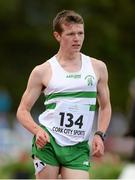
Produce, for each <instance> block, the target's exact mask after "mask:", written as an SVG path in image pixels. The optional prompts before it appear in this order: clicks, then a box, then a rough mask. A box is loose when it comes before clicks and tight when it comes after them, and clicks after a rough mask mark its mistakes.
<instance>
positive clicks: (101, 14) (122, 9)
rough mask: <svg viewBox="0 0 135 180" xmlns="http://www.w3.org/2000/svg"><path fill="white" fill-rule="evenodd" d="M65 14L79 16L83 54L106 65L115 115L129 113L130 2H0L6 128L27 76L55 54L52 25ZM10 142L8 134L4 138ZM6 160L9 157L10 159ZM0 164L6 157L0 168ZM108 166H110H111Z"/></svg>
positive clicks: (134, 24)
mask: <svg viewBox="0 0 135 180" xmlns="http://www.w3.org/2000/svg"><path fill="white" fill-rule="evenodd" d="M63 9H72V10H75V11H77V12H78V13H80V14H81V15H82V16H83V18H84V22H85V41H84V45H83V48H82V52H83V53H85V54H87V55H89V56H91V57H94V58H97V59H100V60H103V61H104V62H105V63H106V65H107V67H108V73H109V88H110V94H111V103H112V109H113V112H114V113H115V112H121V113H122V114H124V116H125V117H126V116H127V113H128V110H129V108H130V107H129V106H128V105H129V103H128V102H129V91H128V87H129V82H130V81H131V80H132V79H133V78H135V60H134V59H135V51H134V47H135V41H134V40H135V39H134V34H135V33H134V32H135V20H134V18H135V1H134V0H49V1H47V0H0V35H1V36H0V90H1V92H3V91H5V92H7V94H8V96H9V97H8V100H7V101H8V102H10V103H9V104H8V105H7V106H8V107H7V109H6V111H5V112H6V113H8V120H9V124H11V125H10V126H13V125H12V124H14V123H15V124H16V123H17V122H16V118H15V113H16V109H17V107H18V104H19V102H20V98H21V96H22V93H23V92H24V90H25V88H26V85H27V80H28V77H29V75H30V72H31V71H32V69H33V68H34V67H35V66H36V65H38V64H41V63H43V62H44V61H46V60H47V59H49V58H50V57H51V56H52V55H54V54H55V53H56V52H57V50H58V44H57V42H56V41H55V39H54V37H53V34H52V33H53V32H52V21H53V18H54V16H55V15H56V14H57V13H58V12H59V11H61V10H63ZM1 97H3V95H2V96H1ZM41 102H43V99H42V98H41V99H39V101H38V102H37V104H36V106H35V109H36V111H37V112H39V111H41V110H42V109H44V107H43V103H42V104H41ZM2 113H3V112H2ZM2 113H0V115H1V114H2ZM2 116H3V114H2ZM2 116H1V117H2ZM36 117H37V116H36ZM10 120H11V121H10ZM4 133H5V132H4ZM23 133H24V132H23ZM7 134H8V135H7ZM26 135H27V133H26ZM9 136H10V135H9V133H8V132H6V136H5V134H4V136H3V137H9ZM26 139H27V138H26ZM0 140H1V139H0ZM19 141H20V139H17V142H18V143H19ZM10 142H11V141H10ZM14 143H15V142H14ZM14 143H10V146H12V144H14ZM7 144H8V143H7ZM0 145H1V144H0ZM1 147H2V146H1ZM28 149H29V148H28ZM2 151H3V152H4V151H5V150H4V149H2ZM11 154H12V153H11ZM8 158H9V159H10V158H11V156H9V155H8ZM19 158H20V157H19ZM19 158H18V159H19ZM3 160H4V161H5V157H4V156H3V157H1V159H0V163H1V162H3ZM28 162H29V161H28ZM109 162H110V161H109ZM107 163H108V161H107ZM110 164H112V166H114V164H113V163H112V161H111V163H110ZM96 166H97V165H96ZM105 166H106V163H105ZM107 166H108V165H107ZM122 166H123V162H118V169H117V170H116V174H118V173H117V172H119V170H120V169H121V167H122ZM8 167H10V169H11V170H12V168H13V167H14V168H15V167H18V165H17V166H15V165H14V166H13V165H12V164H10V165H8ZM11 167H12V168H11ZM108 167H109V166H108ZM115 167H117V165H116V166H115ZM28 169H29V168H28ZM96 169H100V176H101V174H102V172H103V171H104V170H103V169H102V168H96ZM110 169H112V167H111V168H110ZM0 172H1V173H2V172H4V170H0ZM29 172H31V171H29ZM107 172H108V171H107ZM4 174H5V173H4ZM97 174H98V173H97ZM103 176H104V175H103ZM106 176H109V175H106ZM1 177H2V178H9V177H5V176H2V175H0V178H1ZM93 177H94V176H93ZM103 178H105V176H104V177H103ZM109 178H110V177H109ZM113 178H116V176H113Z"/></svg>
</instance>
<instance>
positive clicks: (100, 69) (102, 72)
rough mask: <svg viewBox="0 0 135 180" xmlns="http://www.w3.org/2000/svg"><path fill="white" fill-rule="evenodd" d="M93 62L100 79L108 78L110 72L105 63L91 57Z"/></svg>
mask: <svg viewBox="0 0 135 180" xmlns="http://www.w3.org/2000/svg"><path fill="white" fill-rule="evenodd" d="M91 62H92V66H93V68H94V71H95V74H96V76H97V78H98V79H101V77H103V76H104V77H106V78H107V77H108V71H107V66H106V64H105V62H103V61H102V60H99V59H95V58H92V57H91Z"/></svg>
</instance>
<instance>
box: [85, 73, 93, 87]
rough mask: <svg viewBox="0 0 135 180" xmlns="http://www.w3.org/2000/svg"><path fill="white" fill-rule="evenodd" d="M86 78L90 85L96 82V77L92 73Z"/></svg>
mask: <svg viewBox="0 0 135 180" xmlns="http://www.w3.org/2000/svg"><path fill="white" fill-rule="evenodd" d="M85 80H86V81H87V85H88V86H92V85H93V84H94V77H93V76H91V75H87V76H86V77H85Z"/></svg>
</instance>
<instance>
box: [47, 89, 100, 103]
mask: <svg viewBox="0 0 135 180" xmlns="http://www.w3.org/2000/svg"><path fill="white" fill-rule="evenodd" d="M96 95H97V92H96V91H90V92H89V91H81V92H62V93H52V94H49V95H47V96H46V101H48V100H50V99H54V98H59V97H65V98H66V97H68V98H69V97H72V98H96Z"/></svg>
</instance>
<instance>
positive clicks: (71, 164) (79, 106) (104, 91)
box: [17, 10, 111, 179]
mask: <svg viewBox="0 0 135 180" xmlns="http://www.w3.org/2000/svg"><path fill="white" fill-rule="evenodd" d="M53 30H54V32H53V35H54V37H55V39H56V40H57V41H58V43H59V50H58V52H57V54H55V55H54V56H53V57H52V58H50V59H49V60H47V61H46V62H45V63H43V64H41V65H38V66H36V67H35V68H34V69H33V71H32V72H31V74H30V77H29V80H28V84H27V88H26V90H25V92H24V94H23V96H22V100H21V102H20V105H19V107H18V110H17V118H18V120H19V121H20V123H21V124H22V125H23V126H24V127H25V128H26V129H28V130H29V131H30V132H31V133H32V134H33V135H34V138H33V143H32V156H33V161H34V165H35V174H36V178H37V179H57V178H58V175H59V173H60V174H61V177H62V178H63V179H88V178H89V166H90V164H89V158H90V157H89V151H90V150H89V145H88V141H89V137H90V135H91V131H92V124H93V119H94V114H95V109H96V100H98V104H99V109H98V126H97V131H96V132H95V135H94V137H93V139H92V142H91V143H90V144H91V145H92V147H91V149H92V152H90V154H91V155H93V156H96V157H100V156H102V155H103V154H104V143H103V140H104V135H105V133H106V130H107V128H108V125H109V122H110V117H111V105H110V97H109V89H108V72H107V68H106V65H105V63H103V62H102V61H100V60H96V59H94V58H91V57H89V56H87V55H84V54H83V53H81V52H80V51H81V47H82V44H83V41H84V21H83V18H82V17H81V16H80V15H79V14H78V13H76V12H74V11H72V10H63V11H61V12H59V13H58V14H57V15H56V17H55V18H54V20H53ZM42 92H43V93H44V95H45V107H46V110H45V111H44V112H43V113H42V114H41V115H40V116H39V124H37V123H36V122H35V121H34V119H33V118H32V116H31V113H30V111H31V109H32V107H33V105H34V103H35V102H36V101H37V99H38V98H39V96H40V94H41V93H42Z"/></svg>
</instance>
